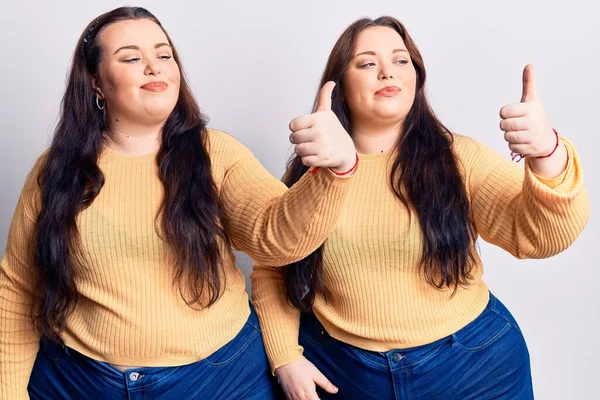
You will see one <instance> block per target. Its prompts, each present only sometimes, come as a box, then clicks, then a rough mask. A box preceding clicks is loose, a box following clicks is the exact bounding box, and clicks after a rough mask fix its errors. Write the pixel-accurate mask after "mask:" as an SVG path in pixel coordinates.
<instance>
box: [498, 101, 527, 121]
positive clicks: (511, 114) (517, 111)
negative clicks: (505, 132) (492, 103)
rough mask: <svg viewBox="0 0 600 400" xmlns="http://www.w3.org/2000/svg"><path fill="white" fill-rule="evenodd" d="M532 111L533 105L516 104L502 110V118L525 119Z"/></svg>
mask: <svg viewBox="0 0 600 400" xmlns="http://www.w3.org/2000/svg"><path fill="white" fill-rule="evenodd" d="M530 109H531V104H527V103H514V104H508V105H505V106H504V107H502V108H501V109H500V118H502V119H507V118H517V117H524V116H525V115H526V114H527V113H528V112H529V110H530Z"/></svg>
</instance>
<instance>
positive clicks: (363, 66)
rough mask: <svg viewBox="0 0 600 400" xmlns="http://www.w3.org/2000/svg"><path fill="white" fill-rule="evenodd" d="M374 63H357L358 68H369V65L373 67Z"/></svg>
mask: <svg viewBox="0 0 600 400" xmlns="http://www.w3.org/2000/svg"><path fill="white" fill-rule="evenodd" d="M374 66H375V63H374V62H368V63H365V64H362V65H359V66H358V68H369V67H374Z"/></svg>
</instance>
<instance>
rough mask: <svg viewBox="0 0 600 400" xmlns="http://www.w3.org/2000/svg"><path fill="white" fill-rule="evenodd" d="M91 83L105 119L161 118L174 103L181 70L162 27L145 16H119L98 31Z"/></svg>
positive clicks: (149, 120)
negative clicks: (99, 50) (95, 71)
mask: <svg viewBox="0 0 600 400" xmlns="http://www.w3.org/2000/svg"><path fill="white" fill-rule="evenodd" d="M99 42H100V46H101V47H102V56H101V60H100V65H99V69H98V71H99V73H98V76H97V77H96V78H95V82H94V86H95V88H96V90H97V91H98V92H99V93H100V95H101V98H104V100H105V101H106V109H107V111H108V116H109V118H110V120H111V121H117V120H118V121H122V122H129V123H133V124H156V123H160V122H164V121H165V120H166V119H167V118H168V117H169V115H170V114H171V112H172V111H173V109H174V108H175V105H176V103H177V99H178V97H179V83H180V78H181V74H180V71H179V66H178V65H177V63H176V62H175V60H174V58H173V50H172V49H171V46H170V43H169V41H168V39H167V36H166V35H165V33H164V32H163V30H162V29H161V28H160V27H159V26H158V25H157V24H156V23H154V22H152V21H151V20H148V19H140V20H128V21H120V22H116V23H114V24H110V25H108V26H106V28H105V29H104V30H103V31H102V32H101V33H100V36H99Z"/></svg>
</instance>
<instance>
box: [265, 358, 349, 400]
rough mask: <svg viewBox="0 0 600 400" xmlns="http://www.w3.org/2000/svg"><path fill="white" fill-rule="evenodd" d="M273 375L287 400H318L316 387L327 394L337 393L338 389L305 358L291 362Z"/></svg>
mask: <svg viewBox="0 0 600 400" xmlns="http://www.w3.org/2000/svg"><path fill="white" fill-rule="evenodd" d="M275 375H276V376H277V378H278V379H279V383H280V384H281V387H282V388H283V391H284V392H285V396H286V397H287V398H288V400H318V399H319V396H318V395H317V386H316V385H319V386H320V387H322V388H323V389H325V390H326V391H327V392H329V393H332V394H334V393H337V391H338V388H337V387H335V386H334V385H333V384H332V383H331V382H329V380H328V379H327V378H326V377H325V376H324V375H323V374H322V373H321V372H320V371H319V370H318V369H317V367H315V366H314V365H313V363H311V362H310V361H308V360H307V359H306V358H301V359H299V360H296V361H292V362H291V363H289V364H286V365H284V366H282V367H279V368H277V369H276V370H275Z"/></svg>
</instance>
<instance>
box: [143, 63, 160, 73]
mask: <svg viewBox="0 0 600 400" xmlns="http://www.w3.org/2000/svg"><path fill="white" fill-rule="evenodd" d="M144 74H145V75H158V74H160V68H159V65H158V62H157V61H156V60H152V61H149V62H148V64H146V69H145V70H144Z"/></svg>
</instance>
